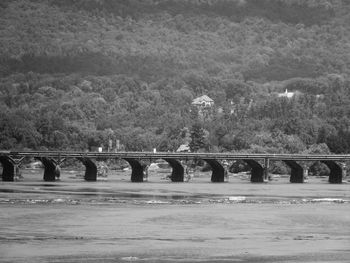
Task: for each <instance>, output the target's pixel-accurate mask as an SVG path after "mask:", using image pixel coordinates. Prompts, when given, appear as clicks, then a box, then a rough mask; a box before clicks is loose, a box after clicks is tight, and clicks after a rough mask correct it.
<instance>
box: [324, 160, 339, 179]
mask: <svg viewBox="0 0 350 263" xmlns="http://www.w3.org/2000/svg"><path fill="white" fill-rule="evenodd" d="M321 162H322V163H324V164H325V165H327V167H328V168H329V170H330V173H329V179H328V182H329V183H331V184H341V183H342V181H343V169H342V167H341V166H340V165H339V164H337V163H336V162H335V161H329V160H325V161H321Z"/></svg>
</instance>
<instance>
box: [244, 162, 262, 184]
mask: <svg viewBox="0 0 350 263" xmlns="http://www.w3.org/2000/svg"><path fill="white" fill-rule="evenodd" d="M243 161H244V162H246V163H247V164H248V165H249V166H250V167H251V168H252V170H251V177H250V181H251V182H252V183H263V182H264V167H262V165H261V164H260V163H259V162H258V161H255V160H251V159H244V160H243Z"/></svg>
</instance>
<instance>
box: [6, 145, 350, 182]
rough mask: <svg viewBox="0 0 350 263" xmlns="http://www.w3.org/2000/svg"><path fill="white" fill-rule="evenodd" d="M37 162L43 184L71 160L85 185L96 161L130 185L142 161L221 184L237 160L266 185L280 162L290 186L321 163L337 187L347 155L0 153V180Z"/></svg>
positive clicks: (177, 176) (174, 177)
mask: <svg viewBox="0 0 350 263" xmlns="http://www.w3.org/2000/svg"><path fill="white" fill-rule="evenodd" d="M26 157H30V158H35V159H37V160H40V161H41V162H42V164H43V165H44V178H43V179H44V181H55V178H56V175H57V172H58V171H59V169H58V168H59V166H60V164H61V163H62V162H63V161H64V160H66V159H68V158H75V159H77V160H79V161H81V162H82V164H84V166H85V167H86V169H85V176H84V179H85V180H86V181H96V179H97V166H96V160H100V159H102V160H106V159H123V160H125V161H127V162H128V163H129V164H130V166H131V168H132V172H131V181H132V182H143V172H144V171H143V170H144V165H142V162H143V161H152V160H158V159H163V160H165V161H166V162H168V163H169V164H170V166H171V167H172V173H171V176H170V179H171V181H173V182H183V181H184V173H185V169H184V165H183V163H184V162H186V161H193V160H195V161H198V160H202V161H205V162H206V163H208V164H209V165H210V167H211V170H212V175H211V181H212V182H224V181H225V163H227V162H230V161H236V160H241V161H243V162H245V163H247V164H248V165H249V166H250V168H251V182H253V183H259V182H266V181H267V178H268V176H269V165H270V162H274V161H281V162H284V163H285V164H286V165H287V166H289V167H290V169H291V175H290V182H291V183H303V182H304V178H305V175H307V171H308V168H309V167H310V166H311V165H310V164H312V163H314V162H322V163H324V164H325V165H327V166H328V168H329V169H330V175H329V182H330V183H335V184H340V183H342V182H343V179H344V177H345V176H346V165H345V162H347V161H350V155H305V154H236V153H169V152H157V153H154V152H115V153H111V152H67V151H64V152H63V151H0V163H1V164H2V167H3V172H2V180H3V181H14V178H15V176H16V173H18V171H19V169H18V167H19V165H20V164H21V162H22V161H23V159H24V158H26Z"/></svg>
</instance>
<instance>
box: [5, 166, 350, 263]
mask: <svg viewBox="0 0 350 263" xmlns="http://www.w3.org/2000/svg"><path fill="white" fill-rule="evenodd" d="M42 173H43V172H42V171H41V170H25V171H24V172H23V175H24V178H23V180H21V181H18V182H1V183H0V255H1V257H0V262H130V261H132V262H350V224H349V222H350V184H341V185H335V184H329V183H328V182H327V178H310V179H309V182H308V183H304V184H290V183H289V182H288V177H275V178H274V180H273V181H271V182H269V183H262V184H252V183H250V182H249V180H248V178H247V177H246V176H244V175H241V176H238V175H236V176H233V175H231V176H230V181H229V182H228V183H216V184H215V183H210V173H204V174H200V175H197V177H195V178H194V180H193V181H191V182H188V183H171V182H169V181H167V180H165V179H164V177H165V175H166V174H165V173H163V174H151V175H150V178H149V181H148V182H145V183H131V182H130V171H127V172H118V173H116V172H115V173H112V174H110V175H109V177H108V179H107V180H100V181H97V182H85V181H84V180H83V179H82V178H81V177H77V176H76V175H77V174H79V175H80V174H82V173H83V172H82V171H63V173H62V176H61V181H58V182H52V183H48V182H43V181H42Z"/></svg>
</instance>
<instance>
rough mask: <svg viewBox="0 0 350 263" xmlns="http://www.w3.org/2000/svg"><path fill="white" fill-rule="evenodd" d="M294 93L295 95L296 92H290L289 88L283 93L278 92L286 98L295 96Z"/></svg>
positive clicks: (279, 95)
mask: <svg viewBox="0 0 350 263" xmlns="http://www.w3.org/2000/svg"><path fill="white" fill-rule="evenodd" d="M294 95H295V92H288V90H287V89H286V91H285V92H283V93H278V97H285V98H288V99H290V98H293V97H294Z"/></svg>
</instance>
